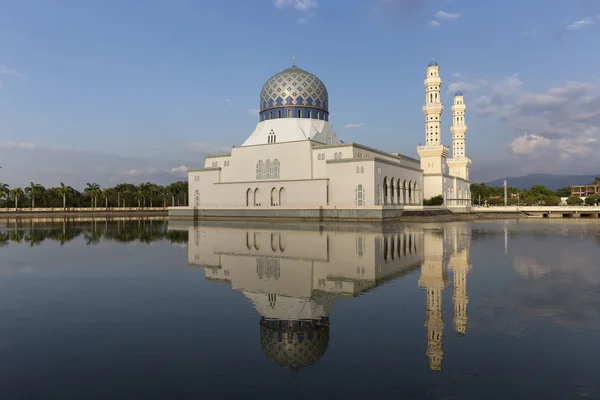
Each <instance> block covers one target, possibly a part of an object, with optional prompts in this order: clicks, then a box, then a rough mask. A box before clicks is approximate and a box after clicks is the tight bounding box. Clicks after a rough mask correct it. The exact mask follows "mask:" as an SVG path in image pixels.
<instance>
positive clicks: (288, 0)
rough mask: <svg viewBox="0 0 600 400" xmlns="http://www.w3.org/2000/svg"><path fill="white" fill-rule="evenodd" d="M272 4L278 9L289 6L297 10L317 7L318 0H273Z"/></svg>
mask: <svg viewBox="0 0 600 400" xmlns="http://www.w3.org/2000/svg"><path fill="white" fill-rule="evenodd" d="M273 4H275V7H277V8H279V9H283V8H288V7H289V8H294V9H296V10H299V11H309V10H312V9H315V8H318V7H319V1H318V0H274V1H273Z"/></svg>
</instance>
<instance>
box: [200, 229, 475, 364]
mask: <svg viewBox="0 0 600 400" xmlns="http://www.w3.org/2000/svg"><path fill="white" fill-rule="evenodd" d="M188 229H189V252H188V257H189V259H188V260H189V263H190V264H192V265H199V266H202V267H204V268H205V273H206V279H208V280H211V281H221V282H227V283H229V284H231V286H232V288H233V289H234V290H239V291H242V292H243V293H244V294H245V295H246V296H247V297H248V298H249V300H250V301H251V302H252V303H253V304H254V306H255V307H256V309H257V311H258V312H259V313H260V315H261V319H260V342H261V346H262V349H263V351H264V352H265V354H266V355H267V356H268V357H269V358H270V359H272V360H273V361H275V362H277V363H278V364H279V365H281V366H282V367H285V368H289V369H293V370H296V369H299V368H302V367H307V366H309V365H312V364H313V363H315V362H316V361H317V360H319V358H320V357H321V356H322V355H323V354H324V353H325V351H326V349H327V346H328V343H329V315H330V314H331V312H332V311H333V304H334V303H335V300H336V299H337V298H338V297H340V296H350V297H354V296H356V295H358V294H360V293H362V292H365V291H368V290H371V289H374V288H376V287H378V286H379V285H381V284H382V283H385V282H387V281H390V280H394V279H397V278H400V277H402V276H404V275H406V274H409V273H412V272H415V271H417V270H418V269H419V267H420V268H421V277H420V279H419V285H420V286H423V287H425V288H426V290H427V319H426V327H427V328H428V348H427V354H428V356H429V357H430V367H431V368H432V369H441V362H442V330H443V328H444V322H443V319H442V291H443V289H444V287H446V285H447V282H448V278H447V274H446V266H448V267H449V268H451V269H453V271H454V286H455V289H454V297H453V300H454V304H455V317H454V324H455V327H456V330H457V331H458V332H459V333H462V334H464V333H465V332H466V324H467V316H466V303H467V295H466V274H467V272H468V270H469V268H470V264H469V257H468V254H469V253H468V252H469V243H470V242H469V237H470V236H469V230H467V225H466V224H462V223H456V224H446V225H445V226H444V227H443V228H442V225H431V224H427V225H420V226H419V225H414V226H399V227H398V228H397V229H396V228H395V229H394V232H393V233H391V232H390V233H387V232H385V233H384V232H382V229H381V227H379V228H372V229H371V228H370V229H367V230H365V231H361V232H357V231H345V230H334V229H331V230H324V229H314V230H311V229H306V228H305V229H302V230H299V229H298V228H296V229H289V228H280V229H275V228H271V227H270V228H257V227H255V228H252V227H250V228H249V227H244V228H234V227H226V226H218V225H214V226H211V225H208V224H207V225H200V226H194V227H189V228H188Z"/></svg>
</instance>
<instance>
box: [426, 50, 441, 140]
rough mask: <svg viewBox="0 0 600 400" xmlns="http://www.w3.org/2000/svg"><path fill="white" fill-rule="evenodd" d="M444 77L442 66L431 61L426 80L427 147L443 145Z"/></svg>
mask: <svg viewBox="0 0 600 400" xmlns="http://www.w3.org/2000/svg"><path fill="white" fill-rule="evenodd" d="M441 89H442V77H441V76H440V66H439V65H438V63H437V62H436V61H431V62H430V63H429V66H428V67H427V77H426V78H425V105H424V106H423V114H425V145H426V146H436V145H439V144H440V143H441V137H442V132H441V123H442V112H444V105H443V104H442V99H441Z"/></svg>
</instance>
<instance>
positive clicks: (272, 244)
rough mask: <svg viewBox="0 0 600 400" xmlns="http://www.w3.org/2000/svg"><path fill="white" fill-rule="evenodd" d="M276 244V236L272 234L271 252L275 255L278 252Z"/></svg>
mask: <svg viewBox="0 0 600 400" xmlns="http://www.w3.org/2000/svg"><path fill="white" fill-rule="evenodd" d="M273 190H274V189H273ZM276 243H277V242H276V240H275V234H274V233H271V250H273V253H275V252H276V251H277V245H276Z"/></svg>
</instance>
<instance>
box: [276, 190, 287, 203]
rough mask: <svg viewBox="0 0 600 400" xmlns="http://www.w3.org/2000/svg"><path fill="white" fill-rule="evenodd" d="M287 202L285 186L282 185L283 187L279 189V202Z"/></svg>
mask: <svg viewBox="0 0 600 400" xmlns="http://www.w3.org/2000/svg"><path fill="white" fill-rule="evenodd" d="M286 203H287V199H286V198H285V188H284V187H282V188H281V189H279V202H278V203H277V204H278V205H282V204H286Z"/></svg>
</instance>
